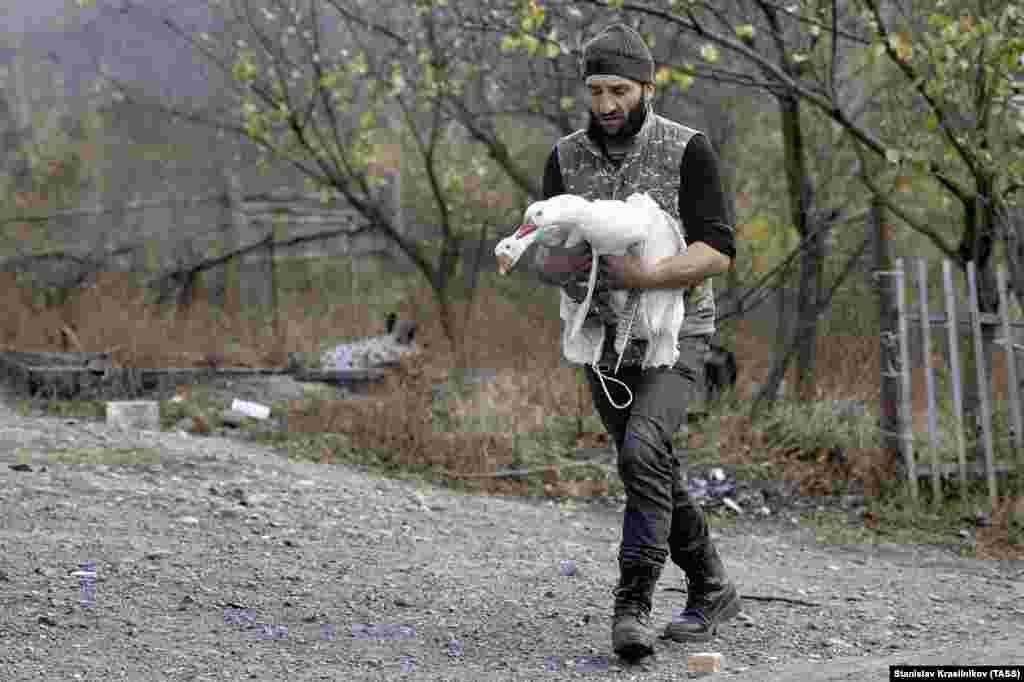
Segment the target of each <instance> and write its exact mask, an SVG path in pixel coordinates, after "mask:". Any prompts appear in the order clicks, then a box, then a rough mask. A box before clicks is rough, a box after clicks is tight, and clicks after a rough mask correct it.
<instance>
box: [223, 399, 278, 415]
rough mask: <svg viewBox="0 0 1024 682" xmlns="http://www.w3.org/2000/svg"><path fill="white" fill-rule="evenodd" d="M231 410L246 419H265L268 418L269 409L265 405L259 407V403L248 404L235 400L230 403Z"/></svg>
mask: <svg viewBox="0 0 1024 682" xmlns="http://www.w3.org/2000/svg"><path fill="white" fill-rule="evenodd" d="M231 409H232V410H234V411H236V412H241V413H242V414H244V415H245V416H247V417H254V418H256V419H267V418H268V417H269V416H270V408H269V407H267V406H266V405H260V404H259V403H250V402H248V401H245V400H239V399H238V398H235V400H234V401H233V402H232V403H231Z"/></svg>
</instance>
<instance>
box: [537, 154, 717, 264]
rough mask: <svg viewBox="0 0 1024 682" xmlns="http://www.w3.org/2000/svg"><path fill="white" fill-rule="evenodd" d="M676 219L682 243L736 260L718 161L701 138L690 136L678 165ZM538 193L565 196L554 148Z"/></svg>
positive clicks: (546, 195)
mask: <svg viewBox="0 0 1024 682" xmlns="http://www.w3.org/2000/svg"><path fill="white" fill-rule="evenodd" d="M679 176H680V178H681V179H682V182H681V183H680V185H679V216H680V218H682V223H683V227H684V229H685V234H686V242H687V243H688V244H692V243H694V242H704V243H705V244H707V245H708V246H710V247H711V248H713V249H715V250H716V251H718V252H719V253H721V254H723V255H726V256H728V257H729V258H735V257H736V230H735V229H734V228H733V219H732V211H731V210H730V207H729V202H728V200H727V199H726V196H725V191H724V189H723V188H722V180H721V177H720V175H719V172H718V157H717V156H716V155H715V151H714V149H712V148H711V143H710V142H709V141H708V138H707V137H706V136H705V135H703V134H698V135H694V136H693V137H692V138H690V141H689V143H688V144H687V145H686V151H685V152H684V153H683V159H682V161H681V162H680V164H679ZM542 191H543V193H544V198H545V199H550V198H551V197H554V196H557V195H559V194H565V183H564V182H563V180H562V169H561V167H560V166H559V163H558V148H557V147H556V148H554V149H552V150H551V155H550V156H549V157H548V161H547V164H546V165H545V166H544V182H543V187H542Z"/></svg>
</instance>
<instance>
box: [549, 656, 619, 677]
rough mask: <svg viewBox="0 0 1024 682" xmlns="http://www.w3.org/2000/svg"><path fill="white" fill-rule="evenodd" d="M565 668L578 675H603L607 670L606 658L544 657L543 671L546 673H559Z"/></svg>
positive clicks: (607, 662)
mask: <svg viewBox="0 0 1024 682" xmlns="http://www.w3.org/2000/svg"><path fill="white" fill-rule="evenodd" d="M566 667H569V668H572V669H573V670H574V671H575V672H578V673H603V672H608V670H609V661H608V657H607V656H603V655H593V656H592V655H585V656H570V657H568V658H565V657H563V656H545V657H544V670H545V671H547V672H559V671H562V670H564V669H565V668H566Z"/></svg>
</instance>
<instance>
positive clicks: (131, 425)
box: [107, 400, 160, 431]
mask: <svg viewBox="0 0 1024 682" xmlns="http://www.w3.org/2000/svg"><path fill="white" fill-rule="evenodd" d="M107 423H108V424H111V425H113V426H117V427H119V428H122V429H138V430H140V431H159V430H160V404H159V403H158V402H157V401H155V400H127V401H116V402H108V403H107Z"/></svg>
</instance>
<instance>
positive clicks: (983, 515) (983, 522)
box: [974, 511, 992, 528]
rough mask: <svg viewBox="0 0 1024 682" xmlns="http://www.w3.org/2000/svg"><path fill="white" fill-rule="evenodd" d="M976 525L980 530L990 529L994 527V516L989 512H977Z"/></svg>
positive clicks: (975, 516)
mask: <svg viewBox="0 0 1024 682" xmlns="http://www.w3.org/2000/svg"><path fill="white" fill-rule="evenodd" d="M974 525H975V526H977V527H978V528H989V527H990V526H991V525H992V516H991V515H990V514H988V513H987V512H983V511H979V512H976V513H975V514H974Z"/></svg>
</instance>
